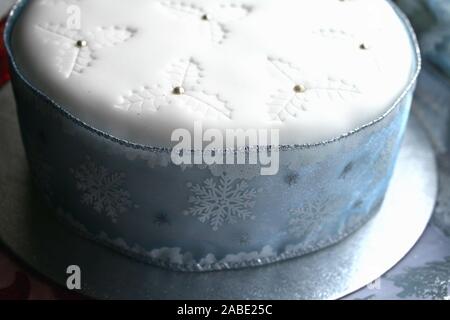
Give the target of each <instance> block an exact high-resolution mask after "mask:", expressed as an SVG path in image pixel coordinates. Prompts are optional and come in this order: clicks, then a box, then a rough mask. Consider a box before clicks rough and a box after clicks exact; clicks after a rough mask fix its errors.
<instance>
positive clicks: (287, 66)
mask: <svg viewBox="0 0 450 320" xmlns="http://www.w3.org/2000/svg"><path fill="white" fill-rule="evenodd" d="M268 60H269V62H270V63H271V64H272V65H273V66H274V67H275V69H276V70H278V72H280V73H281V74H282V75H283V76H284V77H285V78H286V79H287V80H288V81H289V83H290V86H289V88H288V90H285V89H282V90H279V91H278V93H277V94H275V95H272V99H271V101H270V103H269V107H270V110H269V115H270V118H271V119H272V120H275V121H282V122H284V121H286V120H287V119H288V118H289V117H294V118H296V117H299V115H300V113H301V112H305V111H308V110H309V109H310V108H311V107H312V106H313V105H314V103H315V102H316V101H318V100H319V101H320V100H322V99H330V100H336V99H340V100H343V101H348V100H353V99H355V98H356V97H357V96H358V95H359V94H360V93H361V92H360V90H359V89H358V87H357V86H356V85H354V84H351V83H348V82H347V81H345V80H343V79H334V78H332V77H326V78H324V79H318V78H317V76H311V75H308V74H306V73H303V71H302V70H300V69H299V68H298V67H296V66H294V65H293V64H291V63H289V62H286V61H284V60H282V59H277V58H269V59H268Z"/></svg>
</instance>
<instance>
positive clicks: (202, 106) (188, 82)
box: [115, 58, 232, 119]
mask: <svg viewBox="0 0 450 320" xmlns="http://www.w3.org/2000/svg"><path fill="white" fill-rule="evenodd" d="M167 74H168V83H167V84H159V85H157V86H154V87H149V86H145V87H142V88H140V89H138V90H134V91H132V93H131V94H130V95H127V96H122V97H121V102H120V103H118V104H117V105H116V106H115V107H116V108H119V109H122V110H125V111H131V112H136V113H138V114H140V113H145V112H149V111H150V112H156V111H158V110H159V108H160V107H161V106H163V105H169V104H175V105H180V106H182V107H185V108H188V109H189V110H190V111H192V112H199V113H201V114H202V115H203V116H205V117H214V118H224V119H231V113H232V110H231V109H230V108H229V106H228V105H227V102H226V101H224V100H223V99H221V98H220V97H219V95H218V94H209V93H207V92H205V91H203V90H199V85H200V83H201V78H202V77H203V75H202V68H201V66H200V64H199V63H198V62H197V61H195V60H194V59H192V58H191V59H188V60H185V59H182V60H180V61H177V62H176V63H174V64H173V65H172V66H171V67H170V68H169V69H168V71H167Z"/></svg>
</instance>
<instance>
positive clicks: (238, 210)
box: [184, 175, 258, 231]
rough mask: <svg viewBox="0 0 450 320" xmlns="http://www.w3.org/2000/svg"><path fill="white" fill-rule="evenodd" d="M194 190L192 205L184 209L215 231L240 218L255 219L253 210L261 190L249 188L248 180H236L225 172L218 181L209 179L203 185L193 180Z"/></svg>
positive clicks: (186, 212) (189, 185)
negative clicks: (194, 182)
mask: <svg viewBox="0 0 450 320" xmlns="http://www.w3.org/2000/svg"><path fill="white" fill-rule="evenodd" d="M187 186H188V188H189V189H190V191H191V192H192V196H191V197H190V198H189V203H190V204H192V207H191V208H189V209H188V210H186V211H185V212H184V214H185V215H187V216H193V217H197V218H198V220H199V221H200V222H202V223H207V224H209V225H210V226H211V228H212V229H213V230H214V231H217V230H219V228H220V227H221V226H222V225H223V224H225V223H227V224H235V223H237V222H238V221H239V220H248V219H254V218H255V216H254V215H253V213H252V211H251V209H252V208H253V207H254V206H255V204H256V201H255V198H256V195H257V192H258V191H257V190H254V189H251V188H249V186H248V184H247V182H246V181H243V180H235V179H232V178H229V177H227V176H226V175H222V176H221V177H220V178H219V179H218V182H217V181H215V180H214V179H212V178H209V179H206V180H205V181H204V183H203V184H202V185H193V184H191V183H189V184H188V185H187Z"/></svg>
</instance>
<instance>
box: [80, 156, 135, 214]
mask: <svg viewBox="0 0 450 320" xmlns="http://www.w3.org/2000/svg"><path fill="white" fill-rule="evenodd" d="M71 173H72V175H73V176H74V178H75V180H76V188H77V190H79V191H80V193H81V203H83V204H84V205H87V206H90V207H92V209H94V210H95V211H96V212H97V213H99V214H104V215H105V216H106V217H108V218H110V219H111V221H112V222H113V223H117V219H118V217H119V214H123V213H125V212H127V211H129V210H130V209H131V208H132V206H133V204H132V201H131V195H130V193H129V192H128V191H127V190H125V189H124V183H125V174H124V173H116V172H111V171H110V170H109V169H107V168H105V167H103V166H98V165H97V164H95V163H94V162H93V161H92V160H91V159H90V158H89V157H88V158H87V159H86V162H85V163H84V164H82V165H81V166H80V167H79V168H78V169H76V170H73V169H72V170H71Z"/></svg>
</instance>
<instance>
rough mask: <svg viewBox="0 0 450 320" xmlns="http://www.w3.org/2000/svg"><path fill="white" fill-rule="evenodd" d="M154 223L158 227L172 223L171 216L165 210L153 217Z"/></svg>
mask: <svg viewBox="0 0 450 320" xmlns="http://www.w3.org/2000/svg"><path fill="white" fill-rule="evenodd" d="M153 224H154V225H156V226H158V227H164V226H170V225H172V223H171V221H170V218H169V216H168V215H167V214H166V213H165V212H160V213H158V214H157V215H156V216H155V217H154V219H153Z"/></svg>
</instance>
